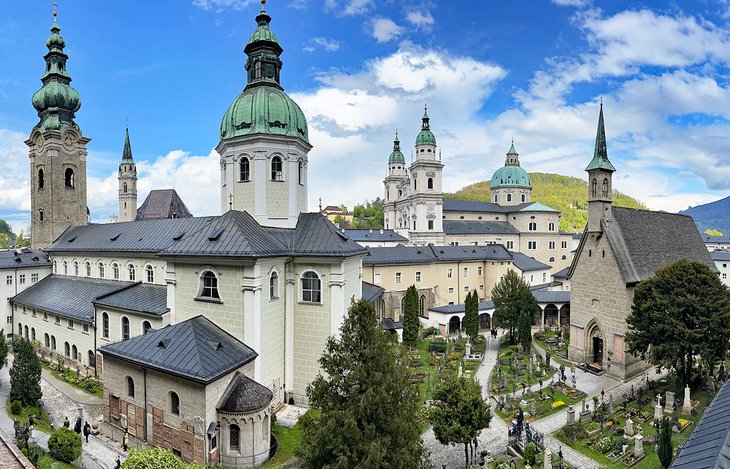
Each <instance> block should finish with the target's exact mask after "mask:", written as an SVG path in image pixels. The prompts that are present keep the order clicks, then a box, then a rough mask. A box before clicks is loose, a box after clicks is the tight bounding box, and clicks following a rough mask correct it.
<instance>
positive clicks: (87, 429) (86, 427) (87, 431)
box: [84, 421, 91, 443]
mask: <svg viewBox="0 0 730 469" xmlns="http://www.w3.org/2000/svg"><path fill="white" fill-rule="evenodd" d="M90 433H91V425H89V422H88V421H84V436H85V437H86V442H87V443H88V442H89V434H90Z"/></svg>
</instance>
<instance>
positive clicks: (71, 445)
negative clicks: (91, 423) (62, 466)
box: [48, 427, 81, 463]
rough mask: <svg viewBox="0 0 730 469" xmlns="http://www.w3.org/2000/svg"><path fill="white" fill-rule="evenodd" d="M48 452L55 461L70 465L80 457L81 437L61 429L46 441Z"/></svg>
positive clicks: (67, 429)
mask: <svg viewBox="0 0 730 469" xmlns="http://www.w3.org/2000/svg"><path fill="white" fill-rule="evenodd" d="M48 450H49V451H50V452H51V455H52V456H53V457H54V458H55V459H58V460H59V461H63V462H67V463H70V462H71V461H74V460H76V459H78V457H79V456H81V435H79V434H78V433H76V432H75V431H73V430H71V429H70V428H65V427H61V428H59V429H58V430H56V431H54V432H53V434H52V435H51V437H50V438H49V439H48Z"/></svg>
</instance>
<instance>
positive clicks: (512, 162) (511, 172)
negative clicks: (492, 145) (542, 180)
mask: <svg viewBox="0 0 730 469" xmlns="http://www.w3.org/2000/svg"><path fill="white" fill-rule="evenodd" d="M519 156H520V155H519V153H517V150H515V142H514V141H512V146H511V147H510V148H509V151H508V152H507V159H506V160H505V163H504V167H502V168H499V169H498V170H497V171H495V172H494V175H493V176H492V180H491V181H490V183H489V188H490V189H492V190H494V189H499V188H501V187H524V188H527V189H531V188H532V183H531V182H530V176H529V175H528V174H527V171H525V170H524V169H522V168H521V167H520V158H519Z"/></svg>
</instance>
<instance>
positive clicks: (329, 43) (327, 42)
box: [302, 36, 341, 52]
mask: <svg viewBox="0 0 730 469" xmlns="http://www.w3.org/2000/svg"><path fill="white" fill-rule="evenodd" d="M340 45H341V43H340V41H338V40H336V39H333V38H331V37H323V36H319V37H314V38H312V39H311V40H310V41H309V45H307V46H305V47H304V48H303V49H302V50H304V51H305V52H314V51H315V50H317V48H320V49H324V50H326V51H329V52H335V51H337V50H339V48H340Z"/></svg>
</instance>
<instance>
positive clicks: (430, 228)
mask: <svg viewBox="0 0 730 469" xmlns="http://www.w3.org/2000/svg"><path fill="white" fill-rule="evenodd" d="M428 229H429V230H433V220H429V221H428Z"/></svg>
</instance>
